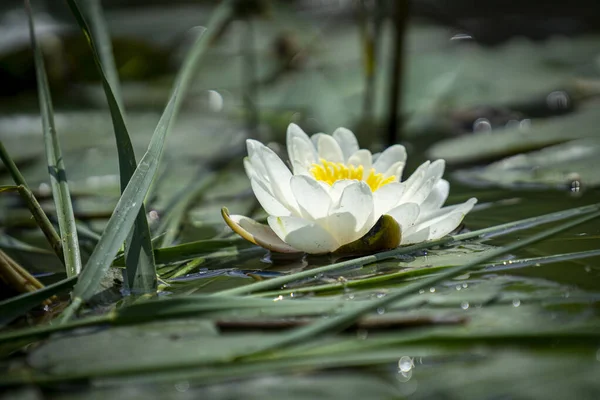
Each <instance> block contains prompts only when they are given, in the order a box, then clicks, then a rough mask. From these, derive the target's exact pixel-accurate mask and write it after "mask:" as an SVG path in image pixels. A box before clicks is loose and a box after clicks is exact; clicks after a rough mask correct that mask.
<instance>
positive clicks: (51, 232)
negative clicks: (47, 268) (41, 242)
mask: <svg viewBox="0 0 600 400" xmlns="http://www.w3.org/2000/svg"><path fill="white" fill-rule="evenodd" d="M0 159H1V160H2V162H3V163H4V165H5V166H6V168H7V169H8V171H9V173H10V175H11V177H12V178H13V181H15V183H16V184H17V185H18V186H13V187H11V188H12V189H8V188H7V187H4V189H0V192H2V191H6V190H16V191H17V192H18V193H19V195H20V196H21V198H22V199H23V201H24V202H25V204H26V205H27V208H29V211H30V212H31V215H33V218H34V219H35V221H36V222H37V224H38V226H39V227H40V229H41V230H42V232H43V233H44V236H46V239H47V240H48V243H49V244H50V247H52V249H53V250H54V252H55V253H56V255H57V256H58V258H59V259H60V260H61V261H62V262H64V259H65V257H64V254H63V249H62V241H61V240H60V236H59V235H58V233H57V232H56V229H54V225H52V222H50V219H49V218H48V216H47V215H46V213H45V212H44V210H43V209H42V206H41V205H40V203H39V202H38V201H37V199H36V198H35V196H34V195H33V193H32V192H31V190H30V189H29V186H27V182H26V181H25V178H24V177H23V175H21V172H20V171H19V169H18V168H17V165H16V164H15V163H14V161H13V160H12V158H11V157H10V155H9V154H8V152H7V151H6V148H5V147H4V144H2V141H0Z"/></svg>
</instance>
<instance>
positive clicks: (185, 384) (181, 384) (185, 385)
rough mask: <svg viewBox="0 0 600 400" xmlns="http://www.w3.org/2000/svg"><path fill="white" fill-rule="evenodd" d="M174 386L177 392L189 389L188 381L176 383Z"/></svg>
mask: <svg viewBox="0 0 600 400" xmlns="http://www.w3.org/2000/svg"><path fill="white" fill-rule="evenodd" d="M174 386H175V390H177V391H178V392H186V391H187V390H188V389H189V388H190V383H189V382H188V381H181V382H177V383H176V384H175V385H174Z"/></svg>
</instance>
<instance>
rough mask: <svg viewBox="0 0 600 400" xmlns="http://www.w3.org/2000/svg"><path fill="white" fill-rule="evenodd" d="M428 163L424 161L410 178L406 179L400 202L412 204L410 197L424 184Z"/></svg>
mask: <svg viewBox="0 0 600 400" xmlns="http://www.w3.org/2000/svg"><path fill="white" fill-rule="evenodd" d="M429 164H430V163H429V161H425V162H424V163H423V164H421V165H420V166H419V168H417V169H416V170H415V172H413V174H412V175H411V176H409V177H408V179H407V180H406V181H404V182H403V183H404V186H405V190H404V194H403V195H402V199H401V202H403V203H409V202H412V196H413V195H414V194H415V193H416V192H417V191H418V190H419V189H420V188H421V186H423V183H424V182H425V176H426V174H427V170H428V168H429Z"/></svg>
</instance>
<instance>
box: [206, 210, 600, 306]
mask: <svg viewBox="0 0 600 400" xmlns="http://www.w3.org/2000/svg"><path fill="white" fill-rule="evenodd" d="M597 210H600V204H593V205H590V206H583V207H577V208H572V209H569V210H563V211H558V212H555V213H550V214H546V215H541V216H538V217H533V218H526V219H523V220H520V221H515V222H509V223H506V224H501V225H497V226H493V227H490V228H485V229H480V230H477V231H473V232H467V233H462V234H460V235H454V236H446V237H443V238H441V239H438V240H432V241H430V242H422V243H417V244H414V245H411V246H406V247H400V248H397V249H394V250H389V251H383V252H381V253H376V254H372V255H368V256H364V257H358V258H355V259H352V260H348V261H342V262H339V263H335V264H330V265H325V266H323V267H319V268H313V269H310V270H307V271H301V272H297V273H295V274H290V275H286V276H282V277H279V278H273V279H269V280H266V281H260V282H255V283H251V284H249V285H245V286H239V287H236V288H233V289H227V290H222V291H220V292H217V293H215V294H214V295H215V296H232V295H242V294H249V293H254V292H257V291H261V290H267V289H272V288H276V287H281V286H283V285H285V284H287V283H290V282H293V281H296V280H299V279H304V278H311V277H315V276H317V275H319V274H322V273H325V272H332V271H335V270H339V269H343V268H348V267H359V266H362V265H366V264H371V263H374V262H377V261H382V260H388V259H391V258H395V257H397V256H399V255H402V254H409V253H413V252H415V251H418V250H424V249H427V248H430V247H434V246H440V245H445V244H448V243H452V242H456V241H461V240H468V239H474V238H478V237H485V236H488V237H491V236H498V235H503V234H507V233H510V232H513V231H515V230H519V229H527V228H530V227H533V226H536V225H541V224H545V223H549V222H553V221H558V220H561V219H566V218H570V217H574V216H577V215H581V214H586V213H590V212H594V211H597Z"/></svg>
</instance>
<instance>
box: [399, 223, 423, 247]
mask: <svg viewBox="0 0 600 400" xmlns="http://www.w3.org/2000/svg"><path fill="white" fill-rule="evenodd" d="M428 238H429V228H425V229H421V230H420V231H418V232H416V231H415V230H414V227H413V228H411V229H409V230H407V231H406V234H404V232H403V235H402V239H400V244H401V245H407V244H414V243H421V242H424V241H426V240H427V239H428Z"/></svg>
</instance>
